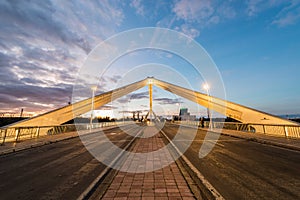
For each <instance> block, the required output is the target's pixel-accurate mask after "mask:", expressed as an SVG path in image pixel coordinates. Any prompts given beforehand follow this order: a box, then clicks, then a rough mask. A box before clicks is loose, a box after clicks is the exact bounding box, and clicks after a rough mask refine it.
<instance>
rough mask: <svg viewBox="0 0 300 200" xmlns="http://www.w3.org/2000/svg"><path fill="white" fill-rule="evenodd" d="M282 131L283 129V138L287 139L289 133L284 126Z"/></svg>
mask: <svg viewBox="0 0 300 200" xmlns="http://www.w3.org/2000/svg"><path fill="white" fill-rule="evenodd" d="M283 129H284V134H285V137H289V132H288V130H287V127H286V126H285V125H284V126H283Z"/></svg>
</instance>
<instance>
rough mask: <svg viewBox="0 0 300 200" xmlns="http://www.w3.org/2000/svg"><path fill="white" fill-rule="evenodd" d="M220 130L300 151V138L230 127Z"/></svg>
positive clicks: (243, 137)
mask: <svg viewBox="0 0 300 200" xmlns="http://www.w3.org/2000/svg"><path fill="white" fill-rule="evenodd" d="M220 131H222V134H223V135H228V136H231V137H237V138H242V139H246V140H250V141H255V142H260V143H263V144H270V145H274V146H278V147H284V148H288V149H292V150H297V151H300V139H293V138H284V137H278V136H273V135H266V134H262V133H251V132H243V131H236V130H229V129H222V130H220Z"/></svg>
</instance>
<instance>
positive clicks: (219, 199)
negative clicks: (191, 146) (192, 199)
mask: <svg viewBox="0 0 300 200" xmlns="http://www.w3.org/2000/svg"><path fill="white" fill-rule="evenodd" d="M160 132H161V133H162V135H163V136H164V137H165V138H166V139H167V140H168V141H169V143H170V144H171V145H172V146H173V148H174V149H175V150H176V151H177V153H179V154H180V155H181V158H182V159H183V161H184V162H185V163H186V164H187V165H188V167H189V168H190V169H191V170H192V171H193V172H194V173H195V174H196V175H197V178H198V179H199V180H200V181H201V182H202V184H203V185H204V186H205V187H206V188H207V189H208V191H209V192H210V194H211V195H212V196H213V198H214V199H217V200H224V199H225V198H224V197H223V196H222V195H221V194H220V193H219V192H218V191H217V190H216V188H214V187H213V186H212V184H210V182H208V180H207V179H206V178H205V177H204V176H203V175H202V174H201V172H200V171H199V170H198V169H197V168H196V167H195V166H194V165H193V164H192V163H191V162H190V161H189V159H188V158H187V157H186V156H185V155H184V154H183V153H181V152H180V150H179V149H178V148H177V147H176V145H175V144H174V143H173V142H172V140H170V138H169V137H168V136H167V134H166V133H165V132H164V131H162V130H160Z"/></svg>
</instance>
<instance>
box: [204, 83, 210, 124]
mask: <svg viewBox="0 0 300 200" xmlns="http://www.w3.org/2000/svg"><path fill="white" fill-rule="evenodd" d="M202 87H203V89H205V90H206V93H207V96H208V103H207V117H208V119H209V127H211V125H212V124H211V116H210V110H209V104H210V94H209V88H210V87H209V85H208V83H204V84H203V86H202Z"/></svg>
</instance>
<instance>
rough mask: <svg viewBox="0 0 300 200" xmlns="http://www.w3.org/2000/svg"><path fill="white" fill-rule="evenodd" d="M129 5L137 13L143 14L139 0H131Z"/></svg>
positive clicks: (143, 10)
mask: <svg viewBox="0 0 300 200" xmlns="http://www.w3.org/2000/svg"><path fill="white" fill-rule="evenodd" d="M130 6H131V7H132V8H134V9H135V11H136V13H137V14H138V15H142V16H144V14H145V8H144V6H143V5H142V3H141V0H132V1H131V3H130Z"/></svg>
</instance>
